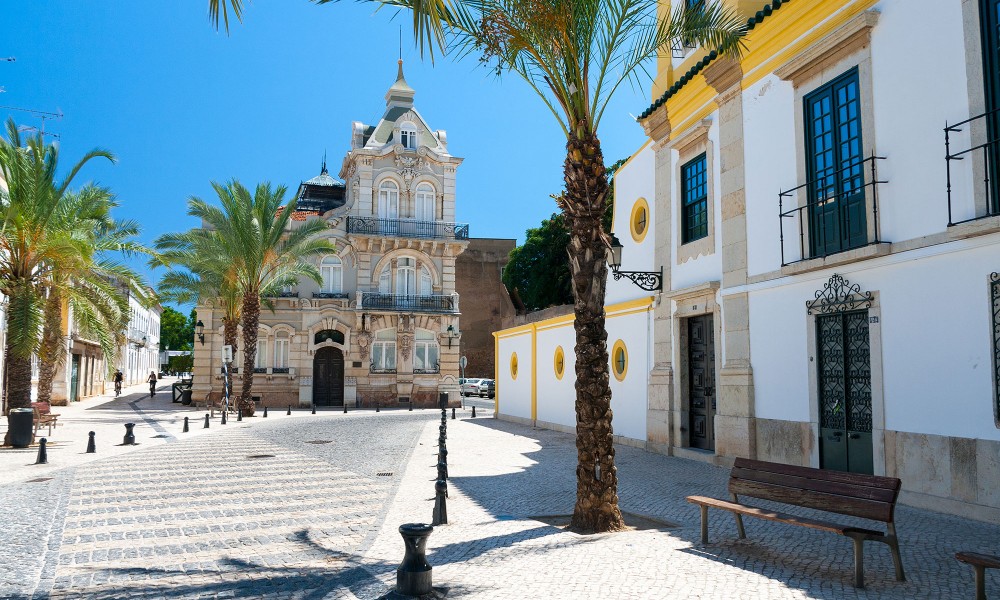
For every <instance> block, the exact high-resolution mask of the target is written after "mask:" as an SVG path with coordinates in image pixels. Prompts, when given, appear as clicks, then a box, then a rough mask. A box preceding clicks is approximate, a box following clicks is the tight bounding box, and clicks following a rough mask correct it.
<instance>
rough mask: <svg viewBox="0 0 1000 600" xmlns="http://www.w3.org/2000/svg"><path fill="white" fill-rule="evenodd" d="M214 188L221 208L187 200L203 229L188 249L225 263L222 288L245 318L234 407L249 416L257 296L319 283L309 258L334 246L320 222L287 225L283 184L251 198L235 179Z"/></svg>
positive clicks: (291, 204)
mask: <svg viewBox="0 0 1000 600" xmlns="http://www.w3.org/2000/svg"><path fill="white" fill-rule="evenodd" d="M212 187H213V188H214V189H215V193H216V195H218V197H219V201H220V203H221V204H222V206H221V207H218V206H214V205H212V204H209V203H207V202H205V201H204V200H201V199H200V198H191V199H190V200H188V214H189V215H191V216H192V217H196V218H199V219H201V222H202V224H203V227H202V229H200V230H192V231H191V232H189V234H191V236H192V241H193V244H192V245H191V246H190V249H191V250H193V251H196V252H197V251H205V252H209V251H210V252H211V256H216V257H219V258H221V259H223V260H224V261H225V262H224V263H223V264H226V265H229V266H228V267H227V268H226V270H225V272H224V273H223V275H224V277H225V281H226V282H227V283H226V285H232V288H233V289H234V290H236V292H237V294H238V297H239V300H240V314H241V315H242V320H243V323H242V325H243V370H242V373H243V380H242V381H243V385H242V389H241V390H240V396H239V400H238V406H239V407H240V408H242V409H243V412H244V414H247V415H253V412H254V404H253V399H252V396H251V393H250V392H251V388H252V386H253V375H254V366H255V361H256V358H257V326H258V324H259V322H260V305H261V297H262V295H263V294H264V293H266V292H268V291H269V290H271V289H273V288H274V287H275V286H282V285H288V284H291V283H294V282H297V281H298V280H299V278H300V277H305V278H308V279H311V280H313V281H315V282H316V283H319V282H320V281H321V278H320V274H319V270H318V269H317V268H316V266H315V265H314V264H312V263H311V262H309V260H308V259H309V258H310V257H313V256H316V255H319V254H325V253H328V252H332V251H333V250H334V246H333V245H332V244H331V243H330V242H329V240H327V239H325V238H321V237H320V234H321V233H323V232H324V231H326V222H324V221H321V220H310V221H306V222H305V223H303V224H302V225H300V226H298V227H295V228H290V227H289V224H290V223H291V216H292V212H294V210H295V200H294V199H292V200H290V201H288V204H287V206H284V204H285V194H286V192H287V188H286V187H285V186H278V187H275V188H273V187H272V186H271V184H270V183H261V184H258V185H257V188H256V189H255V190H254V192H253V194H251V193H250V190H248V189H247V188H246V187H244V186H243V185H242V184H240V182H239V181H236V180H235V179H234V180H232V181H230V182H229V183H228V184H226V185H222V184H219V183H215V182H213V183H212ZM208 248H211V250H208ZM213 260H214V259H213ZM228 282H231V284H230V283H228Z"/></svg>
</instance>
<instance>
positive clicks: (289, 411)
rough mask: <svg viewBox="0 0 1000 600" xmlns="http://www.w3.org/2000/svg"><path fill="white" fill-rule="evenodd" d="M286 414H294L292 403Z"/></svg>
mask: <svg viewBox="0 0 1000 600" xmlns="http://www.w3.org/2000/svg"><path fill="white" fill-rule="evenodd" d="M285 414H286V415H290V414H292V405H291V404H289V405H288V412H286V413H285Z"/></svg>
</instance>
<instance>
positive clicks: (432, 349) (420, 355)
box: [413, 329, 439, 373]
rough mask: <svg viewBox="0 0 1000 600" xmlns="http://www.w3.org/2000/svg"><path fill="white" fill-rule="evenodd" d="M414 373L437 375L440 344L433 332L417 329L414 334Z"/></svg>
mask: <svg viewBox="0 0 1000 600" xmlns="http://www.w3.org/2000/svg"><path fill="white" fill-rule="evenodd" d="M413 337H414V345H415V346H416V347H415V348H414V350H413V372H414V373H417V372H422V373H437V372H438V371H439V368H438V361H439V358H438V344H437V338H436V337H435V335H434V332H433V331H428V330H427V329H417V331H416V333H415V334H414V336H413Z"/></svg>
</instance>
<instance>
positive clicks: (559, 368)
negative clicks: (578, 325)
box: [552, 346, 566, 379]
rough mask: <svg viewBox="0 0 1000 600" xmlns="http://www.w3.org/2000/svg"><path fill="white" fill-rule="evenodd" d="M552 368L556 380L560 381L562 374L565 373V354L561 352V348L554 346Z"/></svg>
mask: <svg viewBox="0 0 1000 600" xmlns="http://www.w3.org/2000/svg"><path fill="white" fill-rule="evenodd" d="M552 367H553V369H555V372H556V379H562V378H563V373H565V372H566V353H565V352H563V349H562V346H556V354H555V356H554V357H553V359H552Z"/></svg>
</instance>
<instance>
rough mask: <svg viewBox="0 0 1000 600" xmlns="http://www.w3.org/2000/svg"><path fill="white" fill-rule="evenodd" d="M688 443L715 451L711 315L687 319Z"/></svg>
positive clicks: (694, 446) (713, 353)
mask: <svg viewBox="0 0 1000 600" xmlns="http://www.w3.org/2000/svg"><path fill="white" fill-rule="evenodd" d="M687 328H688V378H687V392H688V401H689V404H688V415H689V425H690V429H689V431H690V446H691V447H692V448H702V449H704V450H715V335H714V328H713V321H712V315H702V316H699V317H692V318H690V319H687Z"/></svg>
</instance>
